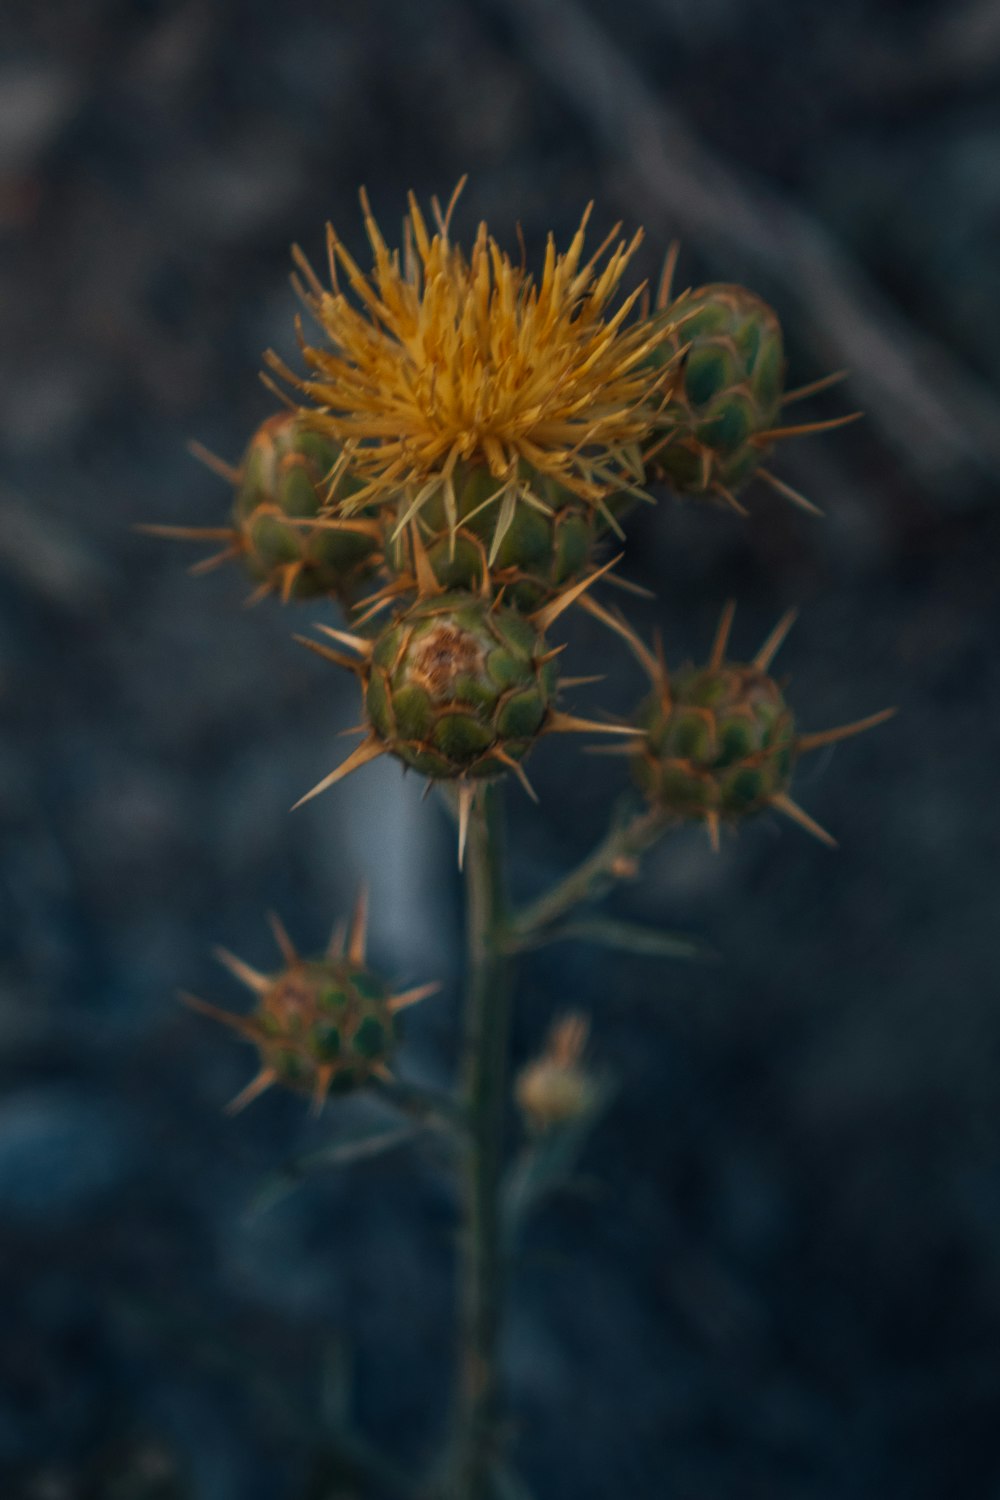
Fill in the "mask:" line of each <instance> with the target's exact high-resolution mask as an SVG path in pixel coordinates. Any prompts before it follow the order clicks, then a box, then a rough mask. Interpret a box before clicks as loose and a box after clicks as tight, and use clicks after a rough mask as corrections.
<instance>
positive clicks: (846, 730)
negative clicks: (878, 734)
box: [795, 708, 899, 754]
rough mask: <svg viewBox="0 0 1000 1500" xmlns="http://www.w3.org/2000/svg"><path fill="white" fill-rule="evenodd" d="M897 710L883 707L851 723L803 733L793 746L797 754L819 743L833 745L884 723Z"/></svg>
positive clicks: (812, 748) (816, 747)
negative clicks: (814, 732) (815, 732)
mask: <svg viewBox="0 0 1000 1500" xmlns="http://www.w3.org/2000/svg"><path fill="white" fill-rule="evenodd" d="M898 712H899V710H898V709H895V708H883V709H881V710H880V712H879V713H877V714H869V715H868V717H867V719H855V721H854V723H853V724H839V725H838V726H837V728H836V729H821V730H820V731H819V733H818V734H803V735H800V736H799V738H798V739H797V740H796V741H795V748H796V750H797V751H798V752H799V754H805V752H806V751H807V750H818V749H819V748H820V746H821V745H835V744H836V743H837V741H838V740H847V739H850V738H851V736H852V735H855V734H864V732H865V730H866V729H874V728H875V726H876V724H884V723H885V721H886V719H891V718H892V717H893V715H894V714H896V713H898Z"/></svg>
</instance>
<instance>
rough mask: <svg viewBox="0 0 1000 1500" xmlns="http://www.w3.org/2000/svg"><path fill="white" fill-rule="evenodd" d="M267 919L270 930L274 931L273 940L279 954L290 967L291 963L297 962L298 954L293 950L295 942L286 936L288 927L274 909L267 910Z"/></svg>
mask: <svg viewBox="0 0 1000 1500" xmlns="http://www.w3.org/2000/svg"><path fill="white" fill-rule="evenodd" d="M267 920H268V924H269V926H270V928H271V931H272V932H273V933H274V941H275V942H276V943H277V945H278V947H279V949H280V950H281V956H282V958H283V959H284V960H285V963H286V964H287V965H288V967H289V968H291V967H292V966H293V964H297V963H298V961H299V955H298V953H297V952H296V951H295V944H294V943H293V942H292V940H291V938H290V937H289V936H288V929H287V928H286V926H285V924H284V922H283V921H282V920H281V918H280V917H279V916H278V913H277V912H276V911H269V912H268V914H267Z"/></svg>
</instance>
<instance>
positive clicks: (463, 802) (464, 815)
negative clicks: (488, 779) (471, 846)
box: [427, 782, 476, 870]
mask: <svg viewBox="0 0 1000 1500" xmlns="http://www.w3.org/2000/svg"><path fill="white" fill-rule="evenodd" d="M427 785H428V786H430V785H431V782H428V783H427ZM475 795H476V789H475V787H474V786H469V785H468V783H462V784H460V786H459V788H458V868H459V869H460V870H461V869H462V868H463V867H464V865H465V843H466V840H467V838H468V836H469V815H470V813H471V812H472V803H473V801H474V799H475Z"/></svg>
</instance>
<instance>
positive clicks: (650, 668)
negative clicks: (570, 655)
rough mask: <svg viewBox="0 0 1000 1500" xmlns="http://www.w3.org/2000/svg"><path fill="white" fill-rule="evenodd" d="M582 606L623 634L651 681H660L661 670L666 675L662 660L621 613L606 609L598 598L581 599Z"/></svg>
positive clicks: (610, 628)
mask: <svg viewBox="0 0 1000 1500" xmlns="http://www.w3.org/2000/svg"><path fill="white" fill-rule="evenodd" d="M580 608H581V609H585V610H586V611H587V614H588V615H591V616H592V617H593V618H594V619H595V620H600V622H601V624H602V625H606V626H607V627H608V629H609V630H613V631H614V632H615V635H618V636H621V638H622V640H623V641H624V642H625V644H626V646H627V647H628V648H629V650H630V651H631V653H632V655H633V656H634V657H635V659H636V661H637V662H638V663H639V665H640V666H641V667H642V668H643V670H644V671H645V672H646V673H647V674H648V675H649V678H650V681H651V682H654V683H656V682H659V680H660V677H661V672H662V675H664V676H665V675H666V673H665V670H664V669H663V664H662V661H658V660H657V658H656V657H655V656H654V655H653V653H652V652H651V651H650V650H648V648H647V647H646V646H644V645H643V643H642V641H641V640H640V639H639V637H638V636H637V635H636V633H635V631H634V630H633V629H632V627H631V625H629V624H628V622H627V621H626V620H623V619H622V617H621V616H620V615H618V614H615V613H613V611H611V610H610V609H605V607H604V605H603V604H598V602H597V600H596V599H589V598H587V599H581V600H580Z"/></svg>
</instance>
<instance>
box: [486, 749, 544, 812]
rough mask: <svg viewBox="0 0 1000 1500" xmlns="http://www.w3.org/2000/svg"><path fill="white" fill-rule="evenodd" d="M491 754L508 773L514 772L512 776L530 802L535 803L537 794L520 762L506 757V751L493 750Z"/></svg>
mask: <svg viewBox="0 0 1000 1500" xmlns="http://www.w3.org/2000/svg"><path fill="white" fill-rule="evenodd" d="M492 754H493V758H494V759H495V760H498V761H499V762H500V764H501V765H504V766H506V767H507V769H508V770H509V771H513V772H514V775H515V776H516V777H517V779H518V781H519V782H520V783H521V785H522V786H523V787H524V790H525V791H526V792H527V794H528V796H529V797H530V798H531V800H532V802H537V801H538V793H537V792H536V791H535V788H534V787H533V786H532V785H531V782H530V781H529V780H528V773H527V771H526V770H525V769H524V767H523V766H522V764H521V762H520V761H519V760H515V759H514V757H513V756H512V755H508V754H507V752H506V750H493V752H492Z"/></svg>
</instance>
